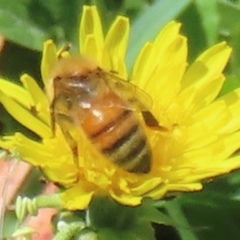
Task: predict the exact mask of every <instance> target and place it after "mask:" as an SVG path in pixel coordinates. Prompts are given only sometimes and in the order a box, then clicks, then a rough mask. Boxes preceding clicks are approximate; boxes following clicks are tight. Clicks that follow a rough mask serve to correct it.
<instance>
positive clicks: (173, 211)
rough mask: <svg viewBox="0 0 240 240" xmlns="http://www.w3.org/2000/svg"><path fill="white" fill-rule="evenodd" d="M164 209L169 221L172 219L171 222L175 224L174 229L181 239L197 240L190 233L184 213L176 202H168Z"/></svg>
mask: <svg viewBox="0 0 240 240" xmlns="http://www.w3.org/2000/svg"><path fill="white" fill-rule="evenodd" d="M165 208H166V209H167V211H168V214H169V215H170V217H171V219H173V221H174V222H175V223H176V224H177V226H176V227H177V229H178V232H179V235H180V236H181V238H182V239H188V240H197V238H196V236H195V235H194V233H193V232H192V231H191V226H190V225H189V223H188V221H187V219H186V217H185V216H184V213H183V211H182V209H181V207H180V206H179V203H178V202H177V201H176V200H172V201H169V202H167V204H166V205H165ZM179 225H180V226H179Z"/></svg>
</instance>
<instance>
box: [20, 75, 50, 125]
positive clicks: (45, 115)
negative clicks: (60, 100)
mask: <svg viewBox="0 0 240 240" xmlns="http://www.w3.org/2000/svg"><path fill="white" fill-rule="evenodd" d="M21 82H22V83H23V86H24V87H25V88H26V89H27V90H28V92H29V93H30V94H31V97H32V99H33V102H34V105H35V106H36V107H37V108H38V109H36V110H37V112H38V117H39V118H40V119H41V120H43V121H44V122H45V123H46V124H48V125H50V115H49V112H48V105H49V103H48V100H47V98H46V94H45V93H44V92H43V91H42V89H41V88H40V87H39V86H38V84H37V83H36V81H35V80H34V79H33V78H32V77H30V76H29V75H27V74H24V75H22V76H21Z"/></svg>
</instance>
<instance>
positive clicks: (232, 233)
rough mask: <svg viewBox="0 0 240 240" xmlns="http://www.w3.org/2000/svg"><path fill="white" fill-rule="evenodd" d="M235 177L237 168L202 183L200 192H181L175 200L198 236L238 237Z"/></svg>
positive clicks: (237, 190)
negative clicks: (202, 188) (232, 171)
mask: <svg viewBox="0 0 240 240" xmlns="http://www.w3.org/2000/svg"><path fill="white" fill-rule="evenodd" d="M238 176H239V171H235V172H234V173H232V174H228V175H225V176H222V177H219V178H218V179H215V180H214V181H213V182H210V183H207V184H205V186H204V190H203V191H200V192H196V193H191V194H190V193H189V194H182V195H181V196H180V197H179V198H177V199H176V200H175V201H177V204H178V206H179V207H180V209H181V211H182V214H183V216H185V218H186V219H187V221H188V224H189V226H191V228H190V229H191V230H192V231H194V233H195V235H196V236H197V237H198V239H204V240H212V239H221V240H228V239H237V238H236V236H240V229H239V212H240V204H239V200H238V198H237V197H238V196H239V190H240V188H239V180H240V179H239V177H238ZM234 178H235V179H234ZM169 207H170V206H169ZM173 216H175V215H173ZM183 239H188V238H183Z"/></svg>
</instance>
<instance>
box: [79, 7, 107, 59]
mask: <svg viewBox="0 0 240 240" xmlns="http://www.w3.org/2000/svg"><path fill="white" fill-rule="evenodd" d="M89 36H91V38H92V39H94V44H96V48H94V50H96V52H95V55H94V56H95V58H94V59H96V60H97V61H98V62H101V58H102V54H101V51H102V47H103V31H102V25H101V21H100V18H99V14H98V11H97V8H96V6H84V7H83V14H82V19H81V24H80V29H79V43H80V45H79V48H80V52H81V54H84V55H85V54H87V55H88V53H89V45H88V44H86V42H89ZM90 56H92V55H90Z"/></svg>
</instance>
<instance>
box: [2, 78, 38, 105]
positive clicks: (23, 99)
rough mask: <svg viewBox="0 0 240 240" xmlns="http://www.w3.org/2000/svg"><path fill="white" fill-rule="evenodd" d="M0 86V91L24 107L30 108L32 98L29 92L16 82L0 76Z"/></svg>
mask: <svg viewBox="0 0 240 240" xmlns="http://www.w3.org/2000/svg"><path fill="white" fill-rule="evenodd" d="M0 86H1V88H0V89H1V91H2V92H3V93H4V94H6V95H7V96H9V97H10V98H12V99H14V100H16V101H17V102H19V103H20V104H21V105H23V106H24V107H26V108H28V109H30V107H31V106H33V105H34V103H33V99H32V97H31V96H30V94H29V92H28V91H26V90H25V89H24V88H22V87H20V86H18V85H17V84H15V83H12V82H10V81H7V80H5V79H2V78H0Z"/></svg>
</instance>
